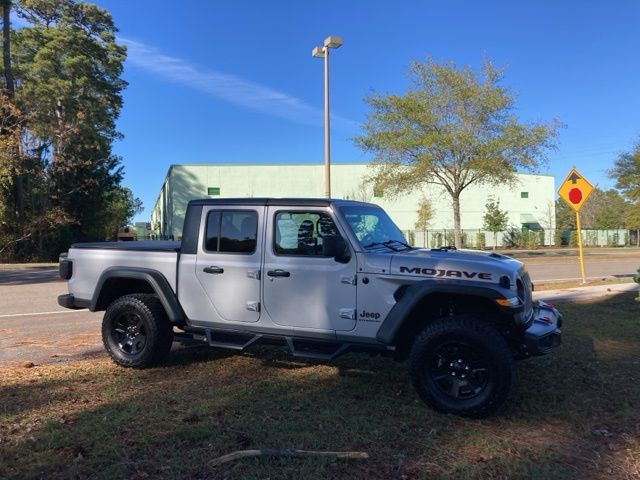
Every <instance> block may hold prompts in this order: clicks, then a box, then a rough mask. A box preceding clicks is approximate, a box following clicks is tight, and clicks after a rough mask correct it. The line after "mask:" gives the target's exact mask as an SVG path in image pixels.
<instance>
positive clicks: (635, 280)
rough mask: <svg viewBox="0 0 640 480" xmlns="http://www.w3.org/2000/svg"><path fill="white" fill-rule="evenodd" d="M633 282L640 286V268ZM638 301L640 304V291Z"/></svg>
mask: <svg viewBox="0 0 640 480" xmlns="http://www.w3.org/2000/svg"><path fill="white" fill-rule="evenodd" d="M633 281H634V282H636V283H637V284H638V285H640V268H638V271H637V272H636V274H635V275H634V276H633ZM636 301H638V302H640V290H639V291H638V297H637V298H636Z"/></svg>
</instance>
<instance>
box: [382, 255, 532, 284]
mask: <svg viewBox="0 0 640 480" xmlns="http://www.w3.org/2000/svg"><path fill="white" fill-rule="evenodd" d="M522 266H523V265H522V263H521V262H519V261H518V260H514V259H513V258H511V257H507V256H505V255H500V254H497V253H493V252H484V251H480V250H427V249H416V250H408V251H406V252H398V253H395V254H393V255H391V262H390V266H389V273H391V274H392V275H408V276H412V277H422V278H442V279H444V278H449V279H455V280H469V281H476V282H489V283H498V281H499V280H500V277H502V276H505V275H506V276H507V277H508V278H509V280H510V281H513V280H514V278H515V275H516V273H517V272H518V271H519V270H520V269H521V268H522Z"/></svg>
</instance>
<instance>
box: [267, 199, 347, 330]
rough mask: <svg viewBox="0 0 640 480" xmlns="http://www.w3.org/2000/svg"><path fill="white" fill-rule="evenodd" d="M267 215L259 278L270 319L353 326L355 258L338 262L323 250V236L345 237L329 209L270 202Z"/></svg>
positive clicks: (307, 326) (344, 327)
mask: <svg viewBox="0 0 640 480" xmlns="http://www.w3.org/2000/svg"><path fill="white" fill-rule="evenodd" d="M268 219H269V223H268V224H269V228H268V233H267V236H266V244H265V249H264V250H265V255H264V268H263V272H264V275H263V280H262V284H263V295H264V304H265V310H266V311H267V313H268V314H269V316H270V317H271V319H272V320H273V321H274V322H275V323H277V324H279V325H286V326H293V327H297V329H300V330H305V329H306V330H314V329H315V330H319V331H325V332H329V331H336V330H338V331H348V330H352V329H353V328H354V327H355V325H356V317H355V313H356V312H355V308H356V285H355V279H356V259H355V255H353V254H352V255H351V258H350V259H349V260H348V261H347V262H346V263H340V262H337V261H336V260H335V259H334V258H333V257H331V256H327V254H325V252H324V251H323V250H327V248H323V244H324V242H323V239H324V238H326V237H327V236H343V237H344V235H341V232H340V230H339V229H338V227H337V226H336V223H335V222H334V220H333V218H332V212H331V210H330V209H328V208H327V209H318V210H316V209H308V208H302V207H277V206H273V207H269V208H268ZM328 243H329V242H328V241H327V245H328ZM325 247H326V246H325Z"/></svg>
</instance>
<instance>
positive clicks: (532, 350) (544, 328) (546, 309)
mask: <svg viewBox="0 0 640 480" xmlns="http://www.w3.org/2000/svg"><path fill="white" fill-rule="evenodd" d="M561 328H562V314H561V313H560V312H559V311H558V310H557V309H556V308H554V307H553V306H551V305H549V304H548V303H545V302H542V301H540V300H538V301H537V302H535V303H534V305H533V322H532V323H531V326H530V327H529V328H527V330H525V332H524V341H525V345H526V349H527V353H528V354H529V355H546V354H547V353H550V352H551V351H552V350H555V349H556V348H558V347H559V346H560V344H561V343H562V332H561V330H560V329H561Z"/></svg>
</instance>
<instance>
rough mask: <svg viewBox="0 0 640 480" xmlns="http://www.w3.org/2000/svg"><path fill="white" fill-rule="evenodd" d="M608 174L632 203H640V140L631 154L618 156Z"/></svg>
mask: <svg viewBox="0 0 640 480" xmlns="http://www.w3.org/2000/svg"><path fill="white" fill-rule="evenodd" d="M608 173H609V176H610V177H611V178H613V179H614V180H615V181H616V188H617V189H619V190H620V191H621V192H622V194H623V195H624V196H625V197H626V198H627V199H628V200H629V201H630V202H632V203H638V202H640V139H638V141H637V142H636V144H635V145H634V146H633V148H632V150H631V151H630V152H623V153H621V154H620V155H619V156H618V158H617V159H616V161H615V163H614V165H613V168H612V169H610V170H609V172H608Z"/></svg>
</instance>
